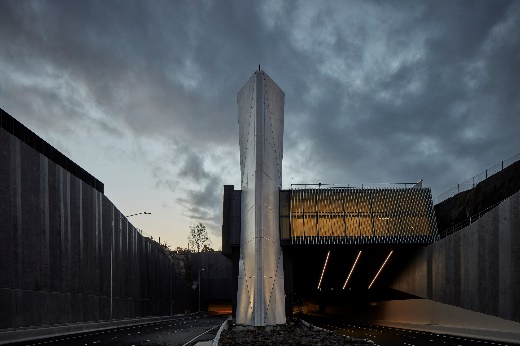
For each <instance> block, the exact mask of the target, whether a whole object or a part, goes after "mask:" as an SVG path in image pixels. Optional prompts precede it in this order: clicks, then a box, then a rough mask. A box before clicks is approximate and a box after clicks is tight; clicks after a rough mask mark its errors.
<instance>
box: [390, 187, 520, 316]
mask: <svg viewBox="0 0 520 346" xmlns="http://www.w3.org/2000/svg"><path fill="white" fill-rule="evenodd" d="M392 287H393V288H395V289H398V290H400V291H403V292H407V293H411V294H414V295H417V296H419V297H423V298H427V299H431V300H433V301H436V302H440V303H444V304H450V305H454V306H458V307H461V308H464V309H468V310H472V311H476V312H481V313H484V314H488V315H492V316H497V317H500V318H503V319H506V320H512V321H517V322H520V192H517V193H516V194H514V195H513V196H511V197H509V198H508V199H506V200H505V201H503V202H502V203H501V204H500V205H498V206H497V207H496V208H494V209H493V210H491V211H489V212H488V213H487V214H486V215H484V216H483V217H481V218H480V219H479V220H478V221H476V222H474V223H472V224H471V225H469V226H468V227H466V228H464V229H462V230H461V231H459V232H457V233H454V234H452V235H450V236H448V237H446V238H444V239H442V240H440V241H438V242H436V243H434V244H432V245H429V246H428V247H426V248H424V249H422V250H420V251H418V252H417V254H416V256H415V258H414V259H413V260H412V261H410V262H409V265H408V266H407V267H406V268H404V269H403V271H402V272H401V274H400V275H399V276H398V278H397V279H396V280H395V282H394V283H393V285H392Z"/></svg>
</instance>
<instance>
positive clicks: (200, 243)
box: [188, 222, 211, 252]
mask: <svg viewBox="0 0 520 346" xmlns="http://www.w3.org/2000/svg"><path fill="white" fill-rule="evenodd" d="M188 244H189V245H190V247H191V248H192V249H194V250H195V249H196V250H197V252H200V251H201V250H203V249H204V248H205V246H206V247H207V248H209V246H210V245H211V240H210V239H209V236H208V231H207V230H206V226H204V224H202V222H199V223H198V224H196V225H195V226H192V227H190V234H189V235H188Z"/></svg>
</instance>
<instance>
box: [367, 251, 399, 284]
mask: <svg viewBox="0 0 520 346" xmlns="http://www.w3.org/2000/svg"><path fill="white" fill-rule="evenodd" d="M393 252H394V250H392V251H390V253H389V254H388V256H386V259H385V261H384V262H383V265H382V266H381V268H379V270H378V271H377V274H376V276H375V277H374V279H373V280H372V282H371V283H370V285H368V289H370V287H372V285H373V284H374V281H376V279H377V277H378V276H379V273H381V270H383V267H384V266H385V264H386V262H387V261H388V259H389V258H390V256H392V253H393Z"/></svg>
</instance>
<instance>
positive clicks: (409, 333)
mask: <svg viewBox="0 0 520 346" xmlns="http://www.w3.org/2000/svg"><path fill="white" fill-rule="evenodd" d="M303 319H304V320H305V321H307V322H309V323H311V324H313V325H315V326H317V327H321V328H323V329H327V330H332V331H334V332H336V333H338V334H343V335H347V336H351V337H354V338H359V339H370V340H372V341H374V342H375V344H376V345H380V346H387V345H388V346H397V345H406V346H419V345H420V346H423V345H432V346H435V345H442V346H469V345H472V346H475V345H482V346H490V345H493V346H506V345H507V346H509V345H516V346H518V345H519V344H515V343H507V342H501V341H491V340H485V339H473V338H468V337H462V336H453V335H447V334H437V333H431V332H422V331H417V330H410V329H401V328H392V327H383V326H377V325H373V324H364V323H353V322H343V321H338V320H333V319H328V318H324V317H317V316H309V315H306V316H303Z"/></svg>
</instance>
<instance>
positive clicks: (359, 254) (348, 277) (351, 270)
mask: <svg viewBox="0 0 520 346" xmlns="http://www.w3.org/2000/svg"><path fill="white" fill-rule="evenodd" d="M359 256H361V251H359V253H358V255H357V257H356V260H355V261H354V264H353V265H352V269H350V273H348V276H347V280H345V284H344V285H343V289H345V287H347V283H348V280H349V279H350V275H352V272H353V271H354V268H355V267H356V264H357V261H358V259H359Z"/></svg>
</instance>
